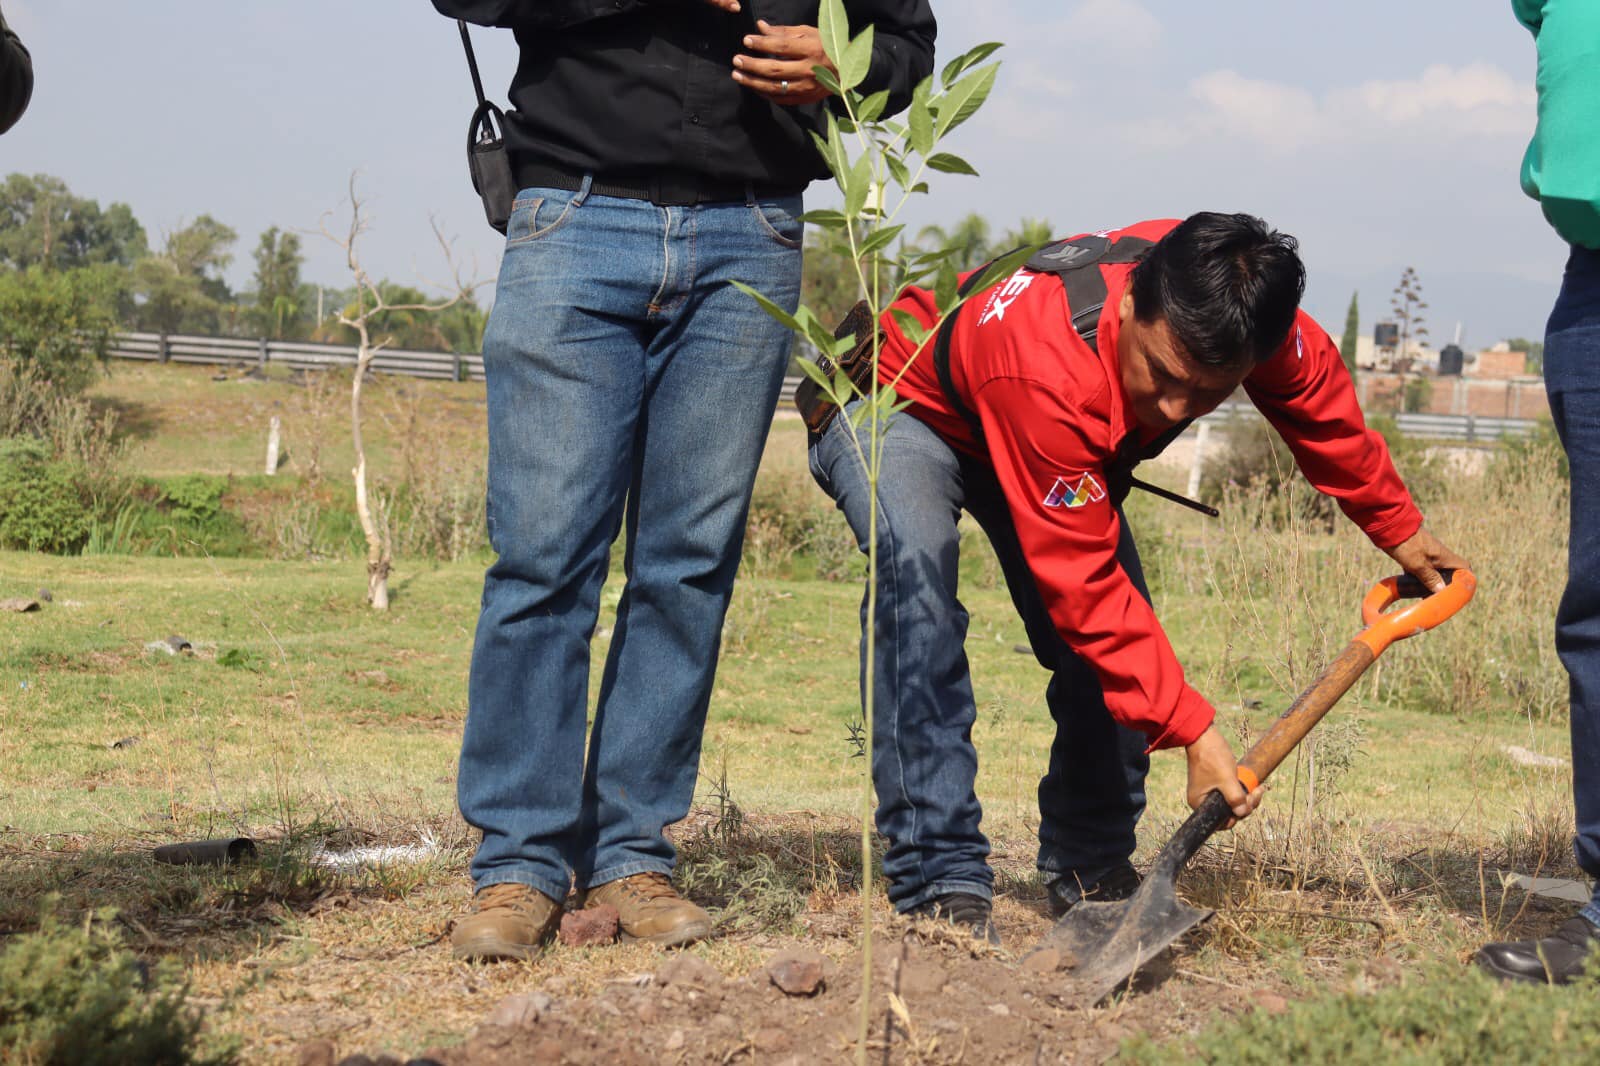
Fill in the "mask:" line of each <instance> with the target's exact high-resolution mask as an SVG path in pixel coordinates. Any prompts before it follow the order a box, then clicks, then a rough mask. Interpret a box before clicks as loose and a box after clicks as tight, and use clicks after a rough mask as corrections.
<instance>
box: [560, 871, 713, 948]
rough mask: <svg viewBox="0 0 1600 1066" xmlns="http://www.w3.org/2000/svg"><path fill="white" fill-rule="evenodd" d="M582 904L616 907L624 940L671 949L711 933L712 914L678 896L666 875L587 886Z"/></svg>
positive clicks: (703, 937)
mask: <svg viewBox="0 0 1600 1066" xmlns="http://www.w3.org/2000/svg"><path fill="white" fill-rule="evenodd" d="M583 905H584V906H585V907H599V906H610V907H615V908H616V909H617V914H618V915H620V916H621V922H620V924H621V926H622V939H624V940H648V941H649V942H650V943H652V944H660V945H661V946H662V947H667V948H671V947H677V946H678V945H680V944H692V943H693V942H694V941H696V940H704V939H705V938H706V937H708V936H710V935H711V915H709V914H707V913H706V912H705V911H704V910H702V909H701V908H699V907H698V906H696V905H695V904H693V903H690V902H689V901H688V900H686V899H684V898H683V897H682V896H680V895H678V890H677V889H675V888H673V887H672V879H671V878H670V877H668V876H667V875H666V874H661V873H654V872H652V873H642V874H634V875H633V876H632V877H623V878H619V879H617V880H615V881H607V882H606V883H605V884H603V885H600V886H598V887H596V888H591V889H589V891H588V892H587V893H585V895H584V901H583Z"/></svg>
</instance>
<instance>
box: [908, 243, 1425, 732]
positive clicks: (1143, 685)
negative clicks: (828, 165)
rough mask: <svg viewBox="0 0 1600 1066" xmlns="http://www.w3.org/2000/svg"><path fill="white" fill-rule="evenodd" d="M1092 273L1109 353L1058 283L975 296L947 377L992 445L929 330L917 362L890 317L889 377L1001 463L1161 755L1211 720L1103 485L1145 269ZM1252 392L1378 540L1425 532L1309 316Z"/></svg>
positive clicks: (1025, 275) (1038, 544)
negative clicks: (1139, 584)
mask: <svg viewBox="0 0 1600 1066" xmlns="http://www.w3.org/2000/svg"><path fill="white" fill-rule="evenodd" d="M1177 224H1178V220H1176V219H1161V220H1156V221H1150V222H1140V223H1138V224H1136V225H1133V226H1129V227H1127V228H1126V229H1122V230H1114V231H1111V232H1109V233H1106V234H1105V236H1108V237H1110V238H1111V239H1112V240H1116V239H1117V238H1118V237H1121V236H1124V235H1127V236H1135V237H1144V238H1147V239H1150V240H1159V239H1160V238H1161V237H1162V236H1164V235H1165V234H1166V233H1167V232H1168V231H1170V230H1171V229H1172V228H1173V227H1174V226H1176V225H1177ZM1087 269H1098V270H1100V271H1101V272H1102V273H1103V274H1104V276H1105V279H1106V286H1107V289H1108V295H1107V298H1106V303H1105V310H1104V311H1103V312H1101V315H1100V323H1099V335H1098V354H1096V352H1095V351H1093V350H1091V349H1090V348H1089V346H1088V345H1087V344H1085V343H1084V342H1083V340H1082V339H1081V338H1080V337H1079V336H1078V334H1077V332H1076V331H1075V330H1073V328H1072V326H1071V318H1072V312H1071V310H1070V309H1069V308H1068V306H1067V296H1066V292H1065V290H1064V289H1063V287H1062V284H1061V279H1060V278H1058V277H1056V276H1055V275H1053V274H1047V273H1044V274H1041V273H1035V272H1033V271H1030V270H1027V269H1022V270H1019V271H1017V272H1016V273H1015V274H1013V275H1012V276H1011V277H1010V278H1008V279H1006V280H1004V281H1002V282H1000V283H998V284H996V285H995V286H993V287H992V288H990V289H988V290H985V291H982V292H978V293H975V294H973V296H972V297H971V298H970V299H969V300H968V301H967V303H966V305H965V306H964V307H963V309H962V311H961V313H960V315H959V316H958V317H957V319H956V324H955V329H954V334H953V337H952V340H951V359H950V364H951V375H952V379H953V381H954V384H955V388H956V391H957V393H958V395H959V396H960V398H961V400H962V402H963V403H964V404H965V405H966V406H967V407H968V408H969V409H970V410H972V411H974V412H976V414H977V415H978V418H979V420H980V421H981V423H982V425H983V436H984V446H983V448H982V449H981V450H980V447H979V446H978V445H976V444H975V443H974V440H973V436H972V432H971V430H970V429H969V428H968V426H967V423H966V421H965V420H964V419H963V418H962V416H961V415H960V414H957V413H956V412H955V411H954V410H952V408H951V406H950V404H949V402H948V401H947V400H946V398H945V396H944V393H943V391H942V390H941V389H940V387H939V378H938V373H937V371H936V370H935V368H934V363H933V340H932V336H931V334H930V337H929V340H928V341H927V342H926V343H925V344H924V346H923V348H922V351H921V352H920V353H913V350H912V345H911V344H910V342H909V341H908V340H907V339H906V337H905V335H904V334H903V333H902V332H901V331H900V330H899V328H898V327H897V326H896V325H895V323H894V319H893V317H892V316H891V315H889V314H887V313H886V314H884V316H883V319H882V322H883V327H884V330H885V332H886V334H887V342H886V344H885V345H884V348H883V352H882V355H881V363H880V374H879V377H880V380H882V381H884V382H886V383H890V382H892V383H894V385H895V388H896V390H897V391H898V393H899V395H900V397H901V398H902V399H904V400H909V401H910V407H909V408H908V411H909V413H910V414H912V415H914V416H915V417H917V418H919V419H921V420H922V421H923V422H925V423H926V424H927V425H929V426H930V427H932V428H933V429H934V430H935V431H936V432H938V433H939V435H940V436H941V437H943V438H944V439H945V440H946V441H948V442H949V443H950V444H951V445H952V446H954V447H957V448H960V449H962V450H963V451H966V452H969V453H971V454H974V455H978V456H980V457H981V458H984V459H986V460H987V461H989V462H990V463H992V464H993V465H994V470H995V474H996V476H997V477H998V479H999V482H1000V486H1001V488H1002V490H1003V491H1004V492H1005V496H1006V500H1007V502H1008V504H1009V505H1010V508H1011V515H1012V519H1013V520H1014V521H1015V523H1016V527H1017V537H1018V540H1019V541H1020V542H1021V545H1022V550H1023V553H1024V555H1025V556H1026V557H1027V559H1028V563H1029V566H1030V567H1031V569H1032V570H1033V575H1034V578H1035V580H1036V581H1037V582H1038V584H1039V588H1040V591H1041V592H1042V593H1043V596H1044V602H1045V605H1046V606H1047V607H1048V609H1049V611H1050V616H1051V618H1052V619H1053V620H1054V621H1055V624H1056V628H1057V629H1058V630H1059V632H1060V633H1061V636H1062V638H1063V639H1064V640H1065V641H1066V642H1067V644H1068V645H1069V646H1070V647H1071V648H1072V649H1073V650H1074V651H1076V652H1078V653H1079V654H1080V655H1082V656H1083V658H1084V659H1085V660H1086V661H1087V662H1088V663H1089V664H1090V665H1091V666H1093V668H1094V670H1095V672H1096V673H1097V674H1098V675H1099V677H1100V683H1101V685H1102V687H1103V688H1104V690H1105V699H1106V707H1107V708H1108V709H1109V710H1110V711H1111V714H1112V715H1113V717H1115V718H1116V719H1117V721H1119V722H1121V723H1123V724H1124V725H1128V726H1131V727H1133V728H1135V729H1138V730H1140V731H1141V732H1143V733H1144V734H1145V735H1146V736H1148V737H1149V738H1150V741H1151V743H1150V747H1151V749H1152V750H1154V749H1156V748H1170V747H1179V746H1185V745H1188V744H1190V743H1192V742H1193V741H1194V740H1195V739H1196V738H1198V737H1199V736H1200V734H1201V733H1203V732H1205V730H1206V727H1207V726H1209V725H1210V724H1211V721H1212V719H1213V718H1214V717H1215V711H1213V710H1212V708H1211V705H1210V704H1209V703H1207V702H1206V700H1205V698H1204V697H1203V696H1201V695H1200V693H1198V692H1196V691H1195V690H1194V689H1193V688H1192V687H1190V686H1189V684H1188V683H1187V682H1186V681H1185V680H1184V676H1183V667H1182V666H1181V665H1179V663H1178V660H1177V657H1176V656H1175V655H1174V654H1173V651H1172V645H1171V643H1170V642H1169V641H1168V640H1167V637H1166V634H1165V633H1163V632H1162V630H1161V625H1160V623H1159V622H1158V621H1157V620H1156V616H1155V612H1154V611H1153V610H1152V609H1151V607H1150V605H1149V604H1147V603H1146V602H1145V600H1144V598H1143V597H1142V596H1140V595H1139V593H1138V591H1137V590H1136V589H1135V588H1134V587H1133V583H1132V582H1131V581H1130V580H1129V579H1128V575H1127V574H1126V573H1125V572H1124V571H1123V569H1122V567H1121V566H1120V565H1118V563H1117V560H1116V546H1117V539H1118V536H1119V534H1120V528H1119V525H1118V522H1119V519H1118V515H1117V511H1116V508H1115V507H1113V506H1112V503H1111V501H1110V500H1109V499H1108V498H1107V495H1106V492H1105V491H1104V485H1105V475H1104V472H1103V471H1104V466H1105V464H1106V463H1107V462H1108V461H1110V460H1111V459H1112V458H1113V457H1115V455H1116V454H1117V448H1118V445H1119V444H1120V443H1121V442H1122V441H1123V439H1124V438H1125V437H1126V436H1127V435H1128V434H1129V433H1130V432H1135V431H1137V430H1138V427H1137V426H1136V425H1135V424H1134V421H1133V413H1132V411H1131V409H1130V407H1129V404H1128V399H1127V397H1126V395H1125V394H1124V392H1123V388H1122V377H1121V374H1120V372H1119V369H1118V364H1117V335H1118V333H1119V332H1120V321H1119V316H1118V314H1117V307H1118V304H1119V303H1120V301H1121V299H1122V295H1123V292H1124V291H1125V290H1126V288H1127V285H1128V278H1129V275H1130V274H1131V273H1132V271H1133V267H1132V265H1130V264H1115V265H1102V266H1098V267H1093V268H1087ZM894 306H895V307H897V308H900V309H902V310H905V311H909V312H911V313H912V314H914V315H916V317H917V318H918V320H920V321H921V322H922V323H923V324H924V325H925V326H928V327H930V328H931V327H932V326H933V324H934V321H935V312H934V309H933V296H932V294H931V293H930V292H928V291H926V290H922V289H912V290H910V291H908V292H907V294H906V295H905V296H904V297H902V298H901V299H900V300H899V301H897V302H896V304H895V305H894ZM913 354H915V358H912V356H913ZM902 372H903V376H902ZM897 377H898V378H899V380H898V381H896V380H895V379H896V378H897ZM1244 387H1245V391H1246V392H1247V393H1248V394H1249V396H1250V399H1251V400H1252V401H1253V402H1254V403H1255V405H1256V407H1257V408H1258V409H1260V411H1261V413H1262V414H1264V415H1265V416H1266V417H1267V420H1268V421H1270V422H1271V423H1272V425H1273V426H1274V427H1275V428H1276V429H1277V431H1278V433H1279V434H1280V435H1281V436H1282V437H1283V439H1284V441H1285V442H1286V443H1287V444H1288V445H1289V447H1290V449H1291V450H1292V451H1293V452H1294V456H1295V460H1296V462H1297V463H1298V464H1299V466H1300V469H1301V471H1302V472H1304V474H1305V475H1306V477H1307V479H1308V480H1310V482H1311V483H1312V484H1313V485H1315V486H1316V487H1317V488H1318V489H1320V490H1321V491H1322V492H1324V493H1327V494H1328V495H1330V496H1332V497H1334V498H1335V499H1336V500H1337V501H1338V503H1339V506H1340V507H1341V508H1343V510H1344V512H1345V514H1346V515H1348V516H1349V517H1350V519H1351V520H1352V521H1354V522H1355V523H1356V524H1357V525H1358V526H1360V527H1361V528H1362V530H1363V531H1365V532H1366V534H1367V536H1368V537H1370V538H1371V539H1372V541H1373V543H1375V544H1377V545H1378V546H1379V547H1380V548H1388V547H1393V546H1394V545H1396V544H1398V543H1400V542H1401V541H1403V540H1405V539H1406V538H1407V537H1409V536H1411V535H1412V534H1413V533H1415V532H1416V531H1417V530H1418V529H1419V528H1420V527H1421V525H1422V515H1421V513H1420V512H1419V511H1418V510H1417V507H1416V505H1415V504H1414V503H1413V502H1412V500H1411V495H1410V493H1408V492H1407V491H1406V487H1405V485H1404V484H1403V483H1402V482H1401V480H1400V475H1399V474H1398V473H1397V472H1396V471H1395V468H1394V464H1393V462H1392V461H1391V460H1390V458H1389V449H1388V447H1387V446H1386V445H1385V444H1384V441H1383V438H1382V437H1381V436H1379V435H1378V434H1377V433H1376V432H1374V431H1372V430H1370V429H1368V428H1367V427H1366V423H1365V422H1364V421H1363V419H1362V416H1361V408H1360V407H1359V406H1358V404H1357V402H1356V394H1355V389H1354V387H1353V385H1352V384H1351V380H1350V375H1349V374H1348V373H1347V372H1346V370H1345V367H1344V364H1343V362H1342V361H1341V360H1340V358H1339V350H1338V348H1337V347H1336V346H1335V345H1334V343H1333V341H1332V340H1331V339H1330V338H1329V337H1328V335H1327V333H1325V332H1324V331H1323V330H1322V328H1321V327H1320V326H1318V325H1317V324H1316V322H1314V321H1312V319H1311V317H1310V316H1309V315H1307V314H1306V313H1305V312H1304V311H1302V312H1300V313H1299V315H1298V317H1297V318H1296V322H1295V328H1294V330H1293V331H1292V332H1291V333H1290V335H1289V339H1288V340H1287V341H1286V342H1285V343H1284V345H1283V347H1282V348H1280V349H1279V350H1278V351H1277V352H1276V353H1274V354H1273V356H1272V357H1271V358H1270V359H1268V360H1267V361H1266V362H1264V363H1261V364H1260V365H1258V366H1257V367H1256V368H1255V369H1254V370H1253V371H1251V373H1250V375H1249V377H1248V378H1246V379H1245V386H1244ZM1146 436H1149V435H1148V434H1146Z"/></svg>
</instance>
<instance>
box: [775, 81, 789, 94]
mask: <svg viewBox="0 0 1600 1066" xmlns="http://www.w3.org/2000/svg"><path fill="white" fill-rule="evenodd" d="M778 91H779V92H780V93H786V92H788V91H789V83H788V82H787V81H780V82H779V83H778Z"/></svg>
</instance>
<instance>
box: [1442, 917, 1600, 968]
mask: <svg viewBox="0 0 1600 1066" xmlns="http://www.w3.org/2000/svg"><path fill="white" fill-rule="evenodd" d="M1597 950H1600V929H1596V928H1595V927H1594V925H1592V924H1591V923H1590V922H1589V920H1588V919H1587V918H1583V917H1572V918H1568V919H1567V920H1566V921H1565V922H1562V923H1561V928H1559V929H1557V930H1556V931H1555V932H1554V933H1552V934H1551V935H1550V936H1547V937H1544V938H1543V939H1541V940H1509V941H1504V942H1502V943H1498V944H1485V945H1484V946H1483V947H1481V948H1479V949H1478V953H1477V955H1475V956H1473V957H1474V958H1475V959H1477V960H1478V965H1479V966H1482V967H1483V968H1484V969H1485V970H1488V971H1489V972H1490V973H1492V974H1494V975H1495V976H1496V977H1498V978H1500V979H1501V980H1502V981H1532V982H1533V983H1535V984H1541V985H1543V984H1552V985H1564V984H1566V983H1568V982H1569V981H1573V980H1575V979H1577V978H1579V977H1581V976H1583V968H1584V964H1585V962H1587V961H1588V958H1589V956H1590V955H1591V954H1593V953H1594V952H1595V951H1597Z"/></svg>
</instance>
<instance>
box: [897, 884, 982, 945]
mask: <svg viewBox="0 0 1600 1066" xmlns="http://www.w3.org/2000/svg"><path fill="white" fill-rule="evenodd" d="M906 915H907V916H908V917H911V918H931V919H933V920H934V921H941V922H949V923H950V924H951V925H954V926H959V927H961V928H963V929H966V930H968V931H970V932H971V933H972V935H973V937H974V938H975V939H978V940H985V941H988V942H989V943H991V944H993V945H994V946H995V947H999V946H1000V930H998V929H996V928H995V927H994V920H993V908H992V907H991V906H990V903H989V901H988V900H986V899H984V898H983V897H982V896H973V895H969V894H967V893H965V892H951V893H948V894H947V895H943V896H935V897H933V898H932V899H930V900H925V901H924V902H922V903H919V904H917V905H916V906H915V907H912V908H911V909H910V910H908V911H906Z"/></svg>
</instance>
